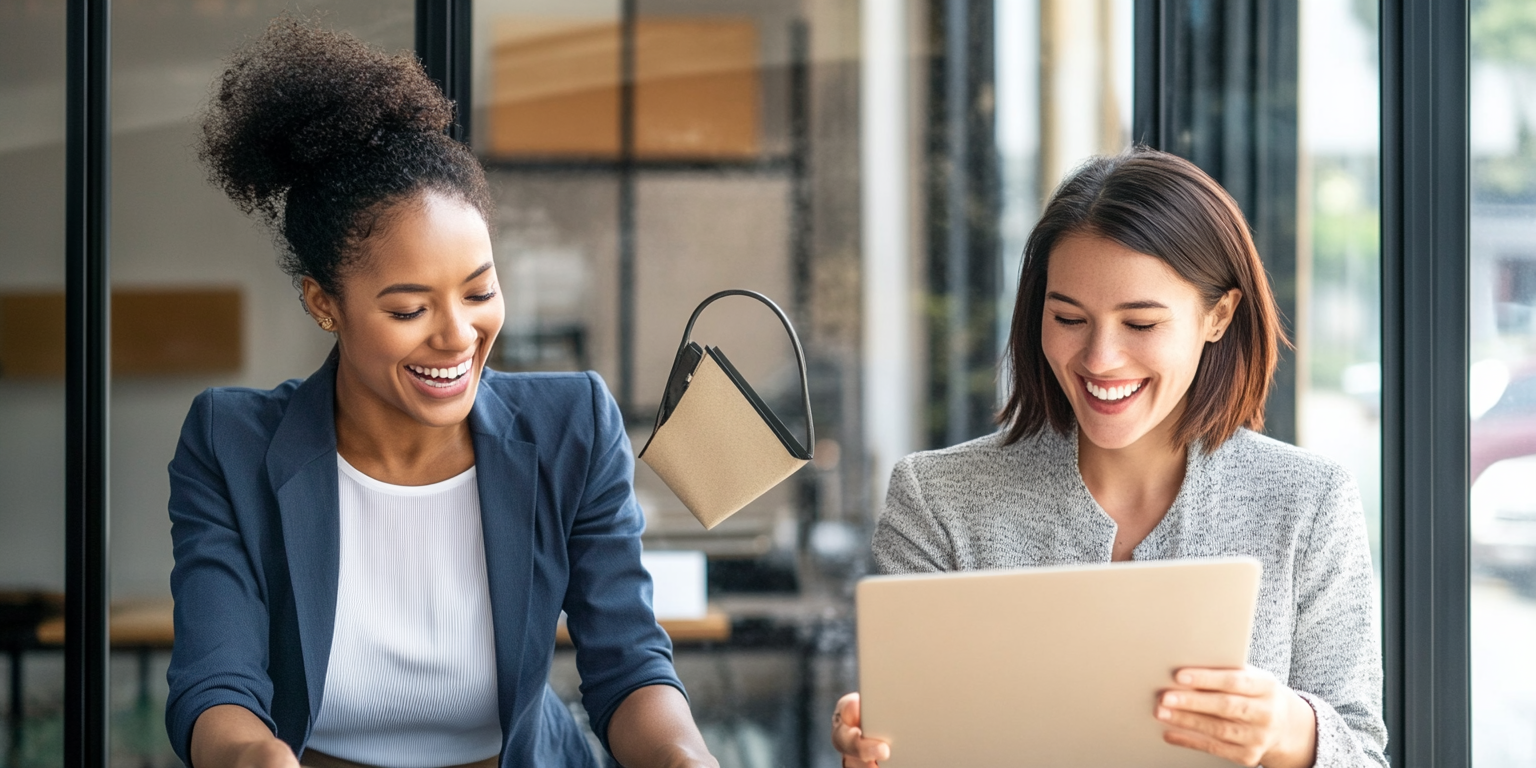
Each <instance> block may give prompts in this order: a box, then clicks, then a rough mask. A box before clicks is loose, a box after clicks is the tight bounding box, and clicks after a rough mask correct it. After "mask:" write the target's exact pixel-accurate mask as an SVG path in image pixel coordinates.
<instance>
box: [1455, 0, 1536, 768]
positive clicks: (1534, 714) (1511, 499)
mask: <svg viewBox="0 0 1536 768" xmlns="http://www.w3.org/2000/svg"><path fill="white" fill-rule="evenodd" d="M1470 24H1471V104H1470V108H1471V109H1470V114H1471V115H1472V120H1471V123H1470V127H1471V131H1470V137H1469V140H1470V143H1471V147H1470V151H1471V164H1472V178H1471V182H1472V185H1471V195H1472V201H1471V229H1470V243H1471V253H1470V256H1471V263H1470V268H1471V274H1470V275H1469V278H1470V280H1469V286H1470V291H1471V295H1470V297H1469V306H1470V308H1471V317H1470V320H1471V322H1470V329H1469V332H1470V339H1469V342H1470V344H1469V353H1470V354H1469V356H1470V358H1471V362H1470V367H1469V370H1468V400H1469V402H1468V416H1469V418H1470V419H1471V422H1470V430H1471V435H1470V459H1471V461H1470V470H1471V483H1472V486H1471V499H1470V509H1469V511H1470V518H1471V542H1472V757H1473V763H1474V764H1475V765H1477V766H1478V768H1496V767H1497V768H1504V767H1505V766H1508V767H1509V768H1513V767H1514V766H1529V765H1533V764H1536V657H1533V656H1532V654H1531V652H1530V649H1531V648H1532V646H1533V645H1536V493H1532V484H1531V477H1532V475H1531V471H1532V470H1533V469H1536V57H1533V56H1532V53H1531V52H1532V51H1536V26H1533V25H1532V23H1531V19H1530V13H1529V8H1528V7H1527V6H1526V5H1525V4H1522V3H1518V2H1511V1H1509V0H1482V1H1481V2H1474V3H1472V4H1471V20H1470Z"/></svg>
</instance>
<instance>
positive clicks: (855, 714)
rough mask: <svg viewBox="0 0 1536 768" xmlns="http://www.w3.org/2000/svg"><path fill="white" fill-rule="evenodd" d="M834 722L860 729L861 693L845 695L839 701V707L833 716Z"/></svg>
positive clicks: (855, 692)
mask: <svg viewBox="0 0 1536 768" xmlns="http://www.w3.org/2000/svg"><path fill="white" fill-rule="evenodd" d="M832 717H833V719H834V720H837V721H841V722H842V723H844V724H846V725H851V726H853V727H855V728H857V727H859V692H858V691H854V692H853V693H850V694H846V695H844V696H843V697H842V698H841V699H838V700H837V707H836V709H835V711H834V714H833V715H832Z"/></svg>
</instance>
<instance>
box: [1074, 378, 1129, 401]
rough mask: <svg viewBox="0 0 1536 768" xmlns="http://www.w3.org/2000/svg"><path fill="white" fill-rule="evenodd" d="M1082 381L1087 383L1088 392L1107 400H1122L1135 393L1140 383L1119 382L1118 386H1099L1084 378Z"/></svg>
mask: <svg viewBox="0 0 1536 768" xmlns="http://www.w3.org/2000/svg"><path fill="white" fill-rule="evenodd" d="M1083 383H1084V384H1086V385H1088V394H1090V395H1093V396H1094V397H1095V398H1098V399H1099V400H1105V401H1109V402H1114V401H1116V400H1124V399H1125V398H1127V397H1130V396H1131V395H1133V394H1135V393H1136V390H1138V389H1141V385H1142V382H1139V381H1138V382H1136V383H1134V384H1121V385H1120V386H1118V387H1101V386H1099V385H1097V384H1094V383H1093V382H1091V381H1087V380H1084V381H1083Z"/></svg>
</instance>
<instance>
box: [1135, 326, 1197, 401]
mask: <svg viewBox="0 0 1536 768" xmlns="http://www.w3.org/2000/svg"><path fill="white" fill-rule="evenodd" d="M1204 348H1205V344H1204V342H1203V341H1202V340H1200V339H1199V338H1198V337H1197V336H1196V335H1195V334H1193V333H1189V334H1179V335H1178V337H1176V338H1175V337H1169V338H1165V339H1160V340H1157V341H1156V342H1152V341H1149V342H1148V343H1145V344H1143V345H1141V348H1140V349H1139V350H1138V352H1137V358H1138V359H1139V361H1140V362H1141V363H1142V365H1145V366H1146V367H1148V368H1150V369H1152V370H1154V371H1156V372H1157V373H1158V375H1159V376H1161V377H1162V378H1163V379H1164V380H1165V381H1168V382H1170V383H1173V384H1175V385H1177V388H1178V390H1179V391H1178V392H1177V393H1176V394H1177V395H1178V396H1179V397H1182V396H1183V394H1184V390H1185V389H1187V388H1188V387H1189V382H1190V381H1192V380H1193V379H1194V377H1195V371H1196V370H1198V369H1199V367H1200V354H1201V352H1202V351H1203V350H1204Z"/></svg>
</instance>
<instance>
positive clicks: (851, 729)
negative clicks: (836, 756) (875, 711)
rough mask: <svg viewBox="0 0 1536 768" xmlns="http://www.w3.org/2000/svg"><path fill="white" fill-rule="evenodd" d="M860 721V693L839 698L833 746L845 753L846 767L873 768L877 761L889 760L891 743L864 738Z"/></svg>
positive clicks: (833, 729) (833, 726)
mask: <svg viewBox="0 0 1536 768" xmlns="http://www.w3.org/2000/svg"><path fill="white" fill-rule="evenodd" d="M859 723H860V718H859V694H858V693H850V694H848V695H846V696H844V697H842V698H841V699H838V700H837V709H836V711H835V712H833V714H832V746H834V747H836V748H837V751H838V752H841V753H842V754H843V765H844V766H845V768H847V767H848V766H857V767H858V768H873V767H874V765H875V763H876V761H879V760H889V759H890V757H891V747H890V745H889V744H886V743H885V742H883V741H879V740H877V739H866V738H864V731H863V730H862V729H860V728H859Z"/></svg>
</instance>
